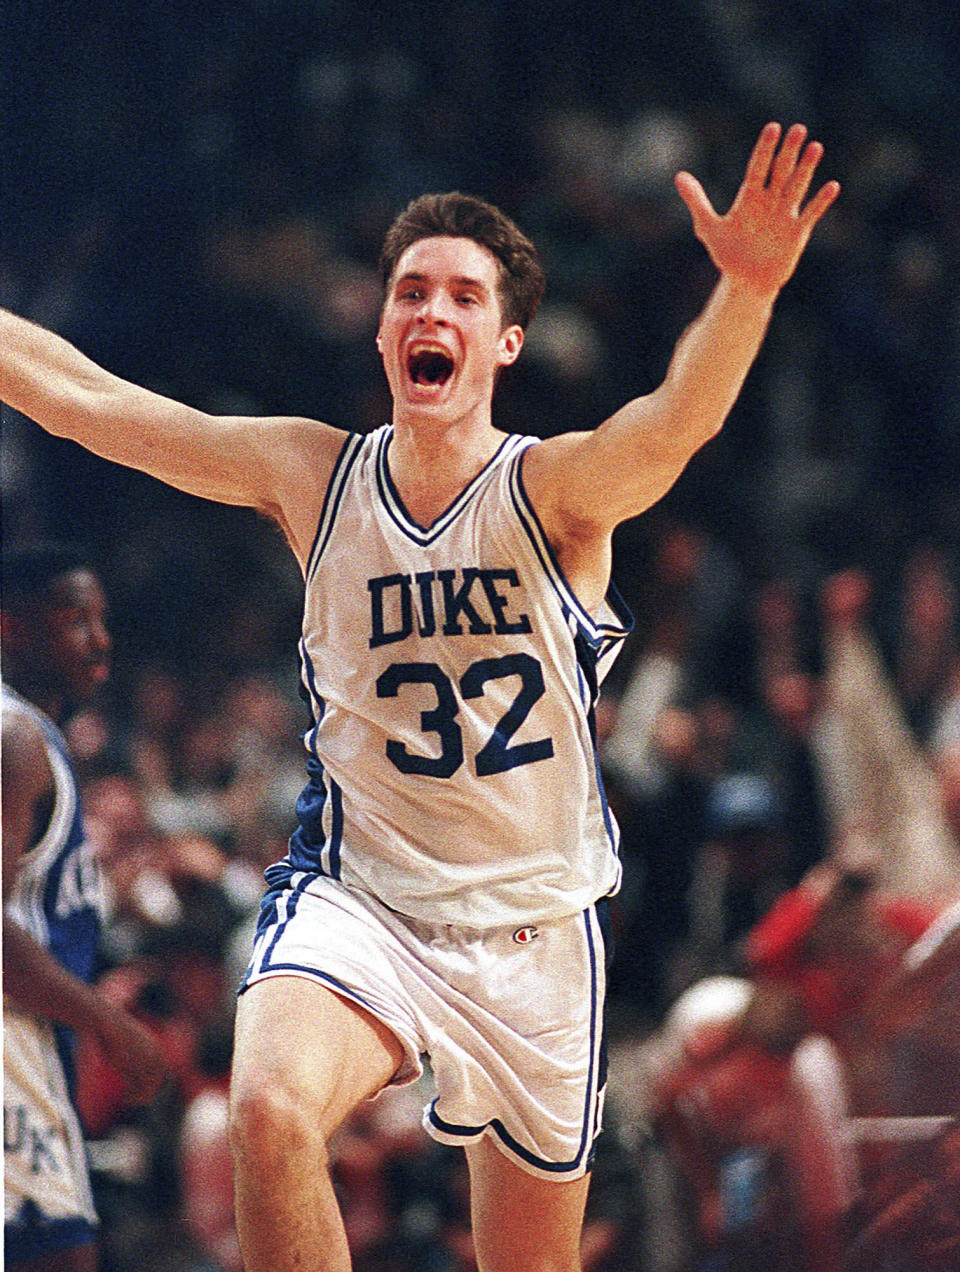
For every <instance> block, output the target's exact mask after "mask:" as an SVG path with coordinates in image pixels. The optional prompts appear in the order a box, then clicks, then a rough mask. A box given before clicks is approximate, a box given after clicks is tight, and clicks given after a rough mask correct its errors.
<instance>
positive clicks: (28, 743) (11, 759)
mask: <svg viewBox="0 0 960 1272" xmlns="http://www.w3.org/2000/svg"><path fill="white" fill-rule="evenodd" d="M0 759H2V766H3V783H4V801H5V802H6V800H7V797H8V795H9V791H10V783H11V782H15V783H16V786H17V788H18V790H21V791H22V790H25V789H26V790H30V789H39V788H41V787H42V786H43V784H44V783H45V782H48V781H49V779H50V760H49V758H48V756H47V746H46V742H45V741H44V737H43V730H42V729H41V728H40V725H39V724H38V723H37V720H36V717H35V716H34V715H33V713H32V712H31V711H28V710H27V709H26V708H25V707H23V706H21V705H20V703H18V702H15V701H11V700H9V699H6V698H5V700H4V704H3V746H2V752H0Z"/></svg>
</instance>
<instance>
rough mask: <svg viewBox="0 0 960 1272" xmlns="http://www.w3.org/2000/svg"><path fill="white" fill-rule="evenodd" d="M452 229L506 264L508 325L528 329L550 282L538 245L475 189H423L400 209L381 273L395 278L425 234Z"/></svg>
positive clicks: (503, 302) (503, 295)
mask: <svg viewBox="0 0 960 1272" xmlns="http://www.w3.org/2000/svg"><path fill="white" fill-rule="evenodd" d="M440 235H449V236H450V237H451V238H468V239H473V241H474V242H475V243H479V244H480V246H481V247H485V248H487V250H488V251H490V252H492V253H493V255H494V256H495V257H496V259H497V263H498V265H499V270H500V286H499V289H498V291H499V298H500V309H501V311H502V314H503V323H504V326H505V327H509V326H511V325H512V324H513V323H517V324H518V325H519V326H520V327H522V328H523V329H524V330H526V327H527V325H528V324H529V323H530V321H531V319H532V318H533V316H534V314H535V313H536V312H537V306H538V305H539V304H540V297H541V296H542V295H543V289H544V286H545V285H546V277H545V275H544V272H543V266H542V265H541V264H540V258H539V256H538V255H537V249H536V248H535V247H534V245H533V244H532V243H531V242H530V240H529V239H528V238H527V236H526V235H525V234H524V233H523V232H522V231H521V230H520V229H518V228H517V226H516V225H514V223H513V221H511V220H510V218H509V217H508V216H506V215H505V214H504V213H503V212H501V211H500V209H499V208H495V207H494V206H493V205H492V204H490V203H484V202H483V200H482V199H477V198H474V197H473V195H469V194H460V193H459V192H458V191H453V192H451V193H449V194H423V195H421V196H420V198H419V199H414V201H413V202H412V203H410V204H408V206H407V207H406V208H405V209H404V210H403V211H402V212H401V213H400V215H399V216H398V217H397V219H396V220H395V221H394V223H393V224H392V225H391V226H390V229H389V230H388V231H387V234H386V238H385V239H384V240H383V249H382V250H381V252H380V277H381V280H382V282H383V285H384V287H387V286H388V285H389V283H390V279H391V278H392V277H393V271H394V270H395V269H396V266H397V261H399V259H400V257H401V256H402V255H403V253H404V252H405V251H406V250H407V248H408V247H410V246H411V245H412V244H413V243H416V242H417V241H418V240H419V239H422V238H434V237H437V236H440Z"/></svg>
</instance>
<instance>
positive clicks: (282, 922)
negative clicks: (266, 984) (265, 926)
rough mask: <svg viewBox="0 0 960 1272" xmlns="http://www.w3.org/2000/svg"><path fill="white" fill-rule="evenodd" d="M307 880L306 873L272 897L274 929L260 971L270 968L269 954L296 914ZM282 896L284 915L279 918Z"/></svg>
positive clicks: (270, 954)
mask: <svg viewBox="0 0 960 1272" xmlns="http://www.w3.org/2000/svg"><path fill="white" fill-rule="evenodd" d="M309 882H310V876H309V875H307V876H306V877H305V878H303V879H301V880H300V882H299V883H296V884H294V886H293V887H292V888H289V889H286V890H285V891H283V892H278V893H277V895H276V896H275V897H274V899H273V904H274V914H275V915H276V918H275V920H274V921H275V923H276V930H275V931H274V933H273V939H272V940H271V942H270V944H269V945H268V946H267V949H266V950H265V951H264V954H263V957H262V958H261V959H260V970H261V971H271V970H272V964H271V962H270V959H271V956H272V955H273V951H274V950H275V949H276V948H277V942H278V941H279V940H280V938H281V936H283V934H284V932H285V931H286V929H287V924H288V923H289V922H290V920H291V919H292V918H293V916H294V915H295V914H296V912H297V906H298V905H299V903H300V897H301V896H302V894H303V892H304V891H305V889H306V887H307V884H308V883H309ZM282 897H285V898H286V903H287V904H286V909H285V912H284V916H283V918H282V919H281V918H280V899H281V898H282Z"/></svg>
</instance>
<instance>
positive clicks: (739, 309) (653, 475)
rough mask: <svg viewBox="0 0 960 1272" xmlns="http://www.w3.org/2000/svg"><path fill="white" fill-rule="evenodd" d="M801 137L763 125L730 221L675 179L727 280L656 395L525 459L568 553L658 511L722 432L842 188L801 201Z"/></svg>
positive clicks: (806, 147) (805, 157) (813, 158)
mask: <svg viewBox="0 0 960 1272" xmlns="http://www.w3.org/2000/svg"><path fill="white" fill-rule="evenodd" d="M806 136H807V131H806V129H805V128H804V126H803V125H802V124H794V125H793V127H792V128H790V129H789V130H788V132H787V133H786V135H785V136H784V138H783V144H782V145H780V146H779V150H778V143H779V142H780V126H779V124H767V126H766V127H765V128H764V129H763V131H762V132H761V134H760V137H759V139H758V141H757V143H756V145H755V147H754V149H753V153H752V154H751V156H750V161H749V163H748V165H747V170H746V174H745V176H744V180H743V184H742V185H741V186H740V189H739V191H738V193H737V196H736V198H735V200H734V202H733V204H732V206H731V208H730V210H729V212H727V213H726V215H724V216H721V215H719V214H718V213H717V212H715V211H714V209H713V207H712V205H711V204H710V201H709V199H708V198H707V196H706V194H705V193H704V191H703V187H702V186H701V185H700V183H699V181H697V180H696V178H695V177H693V176H691V175H690V174H689V173H688V172H681V173H679V174H678V175H677V178H676V186H677V191H678V193H679V194H680V197H681V198H682V199H683V201H684V203H685V204H686V205H687V208H688V209H689V211H690V215H691V218H692V220H693V228H694V232H695V234H696V235H697V238H698V239H699V240H700V242H701V243H702V244H703V245H704V247H705V248H706V249H707V251H708V253H709V254H710V258H711V260H712V261H713V263H714V264H715V265H716V267H717V269H718V270H719V271H720V279H719V281H718V283H717V285H716V287H715V289H714V291H713V293H712V295H711V296H710V299H709V300H708V302H707V305H706V307H705V308H704V310H703V312H702V313H701V314H700V316H699V317H698V318H697V319H696V321H695V322H693V323H692V325H691V326H690V327H689V328H688V329H687V330H686V331H685V332H684V334H683V336H682V337H681V339H680V341H679V343H678V345H677V347H676V350H675V351H674V355H673V358H672V360H671V362H670V366H669V368H668V370H667V374H666V378H665V379H664V382H663V384H661V385H660V387H659V388H658V389H656V390H655V391H654V392H653V393H651V394H649V395H647V396H645V397H640V398H636V399H634V400H633V401H632V402H628V403H627V405H626V406H624V407H622V408H621V410H619V411H617V412H616V414H615V415H613V416H611V417H610V419H609V420H607V421H606V422H605V423H604V424H602V425H601V426H600V427H599V428H598V429H596V430H595V431H594V432H592V433H568V434H564V435H563V436H561V437H557V438H553V439H551V440H549V441H547V442H544V443H543V445H541V446H538V447H535V448H533V450H532V451H531V452H530V453H529V457H528V459H527V460H526V461H525V468H524V475H525V480H526V485H527V490H528V493H529V495H530V498H531V499H532V501H533V503H534V506H535V508H536V509H537V512H538V514H539V516H540V518H541V520H542V522H543V524H544V528H545V530H546V532H547V535H548V537H550V539H551V541H552V542H553V544H554V546H555V547H556V548H557V549H558V550H559V551H560V553H561V557H562V556H563V555H564V548H565V547H566V546H568V545H569V544H570V543H572V542H575V541H577V540H578V539H580V540H584V541H585V542H586V543H589V542H590V541H591V540H592V541H596V540H597V538H598V536H609V533H610V532H611V531H612V530H613V528H614V526H616V525H617V524H618V523H619V522H621V521H624V520H626V519H627V518H628V517H633V516H636V515H637V514H638V513H641V512H643V511H644V510H645V509H646V508H648V507H650V505H651V504H653V503H655V502H656V500H658V499H659V498H660V497H661V496H662V495H663V494H665V493H666V491H667V490H669V488H670V487H671V486H672V485H673V483H674V482H675V481H676V479H677V478H678V477H679V475H680V473H681V472H682V471H683V469H684V467H685V466H686V464H687V461H688V460H689V459H690V457H691V456H692V455H693V454H694V453H695V452H696V451H697V450H699V448H700V447H701V446H702V445H703V444H704V443H705V442H706V441H708V440H709V439H710V438H711V437H713V436H714V435H715V434H716V433H717V432H719V430H720V428H721V427H722V425H723V422H724V420H725V419H726V417H727V414H728V412H729V410H730V408H731V407H732V405H733V403H734V401H735V400H736V398H737V395H738V393H739V392H740V388H741V385H742V384H743V381H744V379H745V378H746V375H747V372H748V371H749V369H750V367H751V365H752V363H753V361H754V358H755V357H756V355H757V351H758V350H759V348H760V345H761V343H762V341H763V338H764V335H765V333H766V330H767V325H768V323H769V320H770V314H771V311H772V309H773V303H774V301H775V299H776V297H777V294H778V292H779V291H780V288H781V287H782V286H783V285H784V283H786V281H787V280H788V279H789V278H790V276H791V275H792V273H793V271H794V269H795V268H796V265H797V262H798V261H799V259H800V257H801V255H802V253H803V250H804V248H805V247H806V245H807V242H808V241H809V239H810V235H811V233H812V232H813V229H814V226H815V225H816V224H817V222H818V221H819V220H820V218H821V217H822V216H823V214H824V212H826V210H827V208H828V207H829V206H830V205H831V203H833V201H834V199H835V198H836V197H837V195H838V194H839V192H840V187H839V185H838V184H837V182H835V181H829V182H827V183H826V185H824V186H823V187H822V188H821V189H820V190H819V191H818V193H817V194H816V195H815V196H814V197H813V198H811V199H810V200H809V201H807V202H806V203H805V202H804V201H805V200H806V199H807V194H808V192H809V190H810V185H811V182H812V180H813V174H814V171H815V170H816V167H817V164H818V163H819V162H820V159H821V156H822V154H823V147H822V146H821V145H820V143H819V142H815V141H811V142H808V143H807V142H806ZM805 143H806V144H805Z"/></svg>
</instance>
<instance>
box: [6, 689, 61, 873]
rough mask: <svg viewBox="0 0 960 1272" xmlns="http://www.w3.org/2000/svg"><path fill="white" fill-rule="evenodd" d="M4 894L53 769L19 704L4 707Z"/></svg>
mask: <svg viewBox="0 0 960 1272" xmlns="http://www.w3.org/2000/svg"><path fill="white" fill-rule="evenodd" d="M2 775H3V781H2V789H3V891H4V896H7V895H8V893H9V890H10V887H11V886H12V884H13V880H14V878H15V876H16V872H17V866H18V864H19V861H20V858H21V857H22V856H23V854H24V853H25V852H26V851H27V850H28V849H29V847H30V844H31V842H32V838H33V834H34V831H35V827H36V821H37V815H38V811H39V810H40V809H41V808H42V807H43V805H44V801H45V800H46V799H48V798H50V797H51V792H52V789H53V770H52V769H51V767H50V759H49V756H48V755H47V748H46V743H45V742H44V738H43V732H42V730H41V729H40V726H39V724H38V723H37V721H36V719H35V718H34V716H33V715H32V714H31V713H30V712H29V711H27V710H25V709H24V708H23V707H21V706H20V705H19V704H18V703H15V702H8V701H5V702H4V706H3V751H2Z"/></svg>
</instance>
